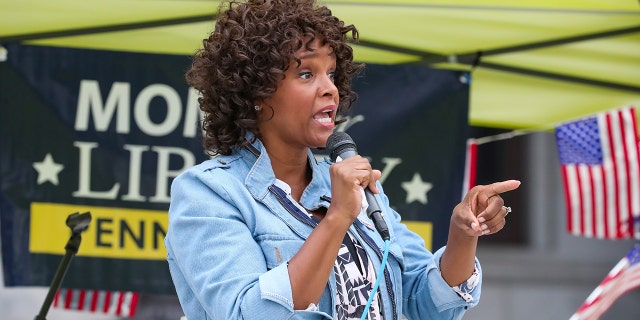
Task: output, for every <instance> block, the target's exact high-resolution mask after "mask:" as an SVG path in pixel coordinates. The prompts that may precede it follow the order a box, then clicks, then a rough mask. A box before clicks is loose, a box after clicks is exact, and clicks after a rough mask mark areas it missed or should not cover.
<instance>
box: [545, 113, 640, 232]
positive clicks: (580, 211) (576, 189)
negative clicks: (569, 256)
mask: <svg viewBox="0 0 640 320" xmlns="http://www.w3.org/2000/svg"><path fill="white" fill-rule="evenodd" d="M556 139H557V144H558V153H559V156H560V164H561V170H562V178H563V182H564V191H565V200H566V208H567V229H568V231H569V233H571V234H573V235H576V236H584V237H590V238H601V239H627V238H632V237H633V236H634V223H635V221H634V220H637V219H638V217H639V216H640V160H639V159H640V156H639V154H638V134H637V129H636V118H635V112H634V109H633V108H632V107H628V108H622V109H618V110H612V111H609V112H604V113H600V114H597V115H594V116H591V117H587V118H583V119H579V120H575V121H571V122H567V123H563V124H561V125H559V126H558V127H556Z"/></svg>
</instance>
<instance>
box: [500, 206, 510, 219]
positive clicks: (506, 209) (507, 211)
mask: <svg viewBox="0 0 640 320" xmlns="http://www.w3.org/2000/svg"><path fill="white" fill-rule="evenodd" d="M502 208H504V211H506V212H505V214H504V216H505V217H506V216H507V215H508V214H509V212H511V207H506V206H502Z"/></svg>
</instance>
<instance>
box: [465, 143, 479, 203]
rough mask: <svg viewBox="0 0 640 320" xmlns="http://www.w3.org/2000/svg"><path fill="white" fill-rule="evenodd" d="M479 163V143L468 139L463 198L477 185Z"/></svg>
mask: <svg viewBox="0 0 640 320" xmlns="http://www.w3.org/2000/svg"><path fill="white" fill-rule="evenodd" d="M477 163H478V143H477V142H476V140H475V139H467V153H466V158H465V161H464V180H463V181H462V198H464V196H465V195H466V194H467V192H468V191H469V190H470V189H471V188H473V187H474V186H475V185H476V166H477Z"/></svg>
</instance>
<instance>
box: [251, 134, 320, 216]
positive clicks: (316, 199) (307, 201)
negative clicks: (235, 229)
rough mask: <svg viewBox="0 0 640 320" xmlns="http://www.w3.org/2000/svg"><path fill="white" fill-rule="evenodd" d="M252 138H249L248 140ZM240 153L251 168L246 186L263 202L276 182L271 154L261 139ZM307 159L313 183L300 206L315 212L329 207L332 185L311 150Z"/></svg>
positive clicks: (305, 191)
mask: <svg viewBox="0 0 640 320" xmlns="http://www.w3.org/2000/svg"><path fill="white" fill-rule="evenodd" d="M251 137H252V136H248V139H249V138H251ZM248 141H251V140H248ZM238 152H239V153H240V155H241V156H242V157H243V158H244V159H246V160H247V161H248V162H249V163H250V166H251V168H250V170H249V173H248V174H247V177H246V179H245V181H244V183H245V186H246V188H247V190H249V192H250V193H251V195H252V196H253V197H254V198H255V199H256V200H260V201H262V200H263V199H264V198H265V197H266V196H267V194H268V193H269V187H270V186H271V185H273V184H274V183H275V181H276V176H275V174H274V172H273V168H272V167H271V159H270V158H269V154H268V153H267V151H266V149H265V148H264V145H263V144H262V141H260V140H259V139H255V141H254V142H253V143H251V144H249V145H247V146H245V147H244V148H241V149H239V150H238ZM307 157H308V161H309V164H310V167H311V172H312V174H311V183H309V185H308V186H307V188H306V189H305V190H304V192H303V193H302V197H301V198H300V204H302V206H303V207H305V208H306V209H308V210H315V209H317V208H319V207H321V206H323V207H328V206H329V201H331V194H330V192H331V184H330V180H329V178H328V175H326V174H323V171H322V168H321V167H320V165H319V163H318V161H317V160H316V157H315V156H314V154H313V152H311V150H309V152H308V155H307ZM251 162H253V164H251Z"/></svg>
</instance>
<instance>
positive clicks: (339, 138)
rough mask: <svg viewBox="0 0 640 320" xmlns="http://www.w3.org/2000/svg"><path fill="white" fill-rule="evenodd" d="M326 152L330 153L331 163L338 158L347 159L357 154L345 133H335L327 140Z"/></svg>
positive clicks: (351, 140)
mask: <svg viewBox="0 0 640 320" xmlns="http://www.w3.org/2000/svg"><path fill="white" fill-rule="evenodd" d="M327 150H329V152H330V156H331V161H333V162H336V159H338V157H340V158H342V159H346V158H349V157H351V156H354V155H356V154H358V151H357V149H356V144H355V142H353V139H351V136H349V135H348V134H347V133H345V132H340V131H336V132H334V133H332V134H331V135H330V136H329V139H327Z"/></svg>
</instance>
